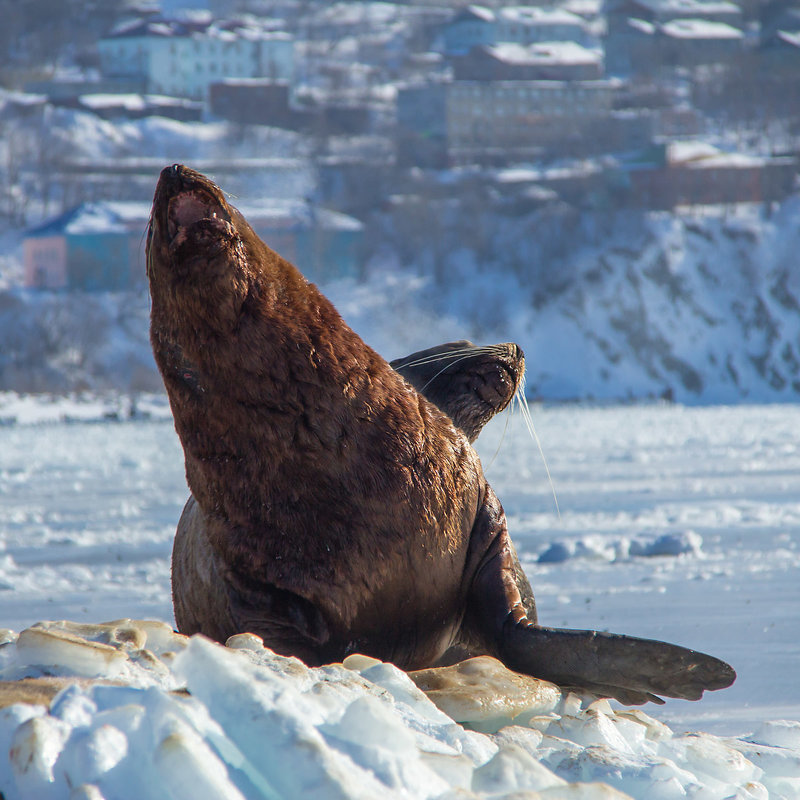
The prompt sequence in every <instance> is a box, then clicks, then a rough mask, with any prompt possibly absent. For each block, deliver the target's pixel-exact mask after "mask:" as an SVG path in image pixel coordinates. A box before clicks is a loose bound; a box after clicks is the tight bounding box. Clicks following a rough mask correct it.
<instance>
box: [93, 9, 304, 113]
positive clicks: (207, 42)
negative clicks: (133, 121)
mask: <svg viewBox="0 0 800 800" xmlns="http://www.w3.org/2000/svg"><path fill="white" fill-rule="evenodd" d="M97 47H98V52H99V55H100V68H101V71H102V73H103V75H105V76H107V77H114V78H130V79H139V80H142V81H143V82H144V87H143V90H144V91H146V92H148V93H150V94H165V95H173V96H177V97H188V98H191V99H193V100H207V99H208V87H209V85H210V84H212V83H216V82H217V81H220V80H223V79H225V78H271V79H273V80H284V81H291V80H292V78H293V73H294V41H293V39H292V37H291V36H290V35H289V34H288V33H275V32H271V31H262V30H259V29H258V28H251V27H235V28H232V29H226V28H223V27H218V26H215V25H192V24H191V23H184V22H173V21H164V22H137V23H134V24H132V25H128V26H124V27H120V28H118V29H117V30H115V31H113V32H112V33H111V34H110V35H109V36H107V37H106V38H104V39H101V40H100V41H99V42H98V45H97Z"/></svg>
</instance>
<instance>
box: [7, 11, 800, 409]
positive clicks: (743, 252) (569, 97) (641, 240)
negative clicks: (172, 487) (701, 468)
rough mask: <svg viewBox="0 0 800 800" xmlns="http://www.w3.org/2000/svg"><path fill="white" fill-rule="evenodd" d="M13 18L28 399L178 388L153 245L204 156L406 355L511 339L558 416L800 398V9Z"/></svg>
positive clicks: (12, 334) (18, 265) (310, 267)
mask: <svg viewBox="0 0 800 800" xmlns="http://www.w3.org/2000/svg"><path fill="white" fill-rule="evenodd" d="M187 4H190V5H191V7H186V6H187ZM0 14H2V20H3V26H2V29H0V52H1V53H2V58H0V391H13V392H20V393H29V392H30V393H69V392H90V393H102V392H116V393H120V394H125V395H130V396H134V397H135V396H136V395H137V394H139V393H142V392H152V391H160V387H161V383H160V378H159V376H158V374H157V371H156V369H155V366H154V364H153V361H152V357H151V354H150V347H149V343H148V339H147V327H148V313H149V301H148V296H147V287H146V281H145V274H144V243H145V237H146V228H147V220H148V215H149V211H150V201H151V199H152V194H153V189H154V187H155V182H156V179H157V176H158V173H159V171H160V170H161V169H162V167H163V166H165V165H166V164H169V163H172V162H182V163H186V164H189V165H190V166H192V167H194V168H196V169H199V170H201V171H203V172H205V173H206V174H208V175H210V176H212V177H213V178H214V179H215V180H216V181H217V183H218V184H219V185H220V186H221V187H222V188H223V189H224V190H225V191H226V192H227V193H228V194H229V195H230V196H231V198H232V202H233V203H234V204H235V205H237V206H238V207H239V208H240V209H241V210H242V211H243V212H244V213H245V215H246V216H247V217H248V219H249V220H250V222H251V224H253V226H254V228H255V229H256V230H257V231H258V232H259V234H260V235H261V236H262V238H264V240H265V241H266V242H267V243H268V244H269V245H270V246H271V247H273V249H275V250H278V251H279V252H280V253H282V254H283V255H284V256H286V257H287V258H289V259H290V260H291V261H293V262H294V263H296V264H297V266H298V267H300V269H301V270H302V271H303V272H304V274H305V275H306V276H307V277H308V278H309V279H310V280H313V281H315V282H317V283H319V284H320V285H321V286H322V288H323V290H324V291H325V292H326V293H327V294H328V295H329V296H330V297H331V299H332V300H333V301H334V302H335V303H336V305H337V306H338V308H339V310H340V311H341V312H342V314H343V315H344V317H345V319H347V320H348V321H349V322H350V323H351V324H352V325H353V326H354V327H355V328H356V330H358V331H359V333H361V334H362V336H364V338H365V339H366V340H367V341H368V342H369V343H370V344H372V345H373V346H374V347H376V349H378V350H379V351H380V352H381V353H382V354H383V355H384V356H386V357H387V358H394V357H397V356H400V355H403V354H404V353H407V352H410V351H412V350H414V349H419V348H421V347H427V346H430V345H433V344H435V343H438V342H441V341H445V340H448V339H457V338H461V337H468V338H471V339H473V340H475V341H478V342H489V341H509V340H513V341H517V342H519V343H520V344H521V345H522V347H523V349H524V350H525V352H526V355H527V365H528V384H527V385H528V393H529V396H530V397H531V398H536V399H544V400H551V401H552V400H576V399H577V400H590V399H591V400H610V401H611V400H613V401H617V400H629V399H634V400H644V399H653V398H660V399H664V400H675V401H679V402H682V403H691V404H696V403H701V404H710V403H721V402H722V403H731V402H741V401H747V402H764V401H790V402H793V401H795V400H796V399H797V398H798V396H800V266H798V263H797V254H798V252H800V194H798V155H799V154H800V1H799V0H741V1H740V2H734V0H605V2H604V0H564V1H563V2H560V3H541V4H529V5H524V6H518V5H502V4H499V3H491V4H486V5H481V6H478V5H466V4H464V3H461V2H438V3H429V2H413V1H411V2H406V3H402V2H396V3H388V2H379V3H369V2H342V3H328V2H313V1H312V0H283V1H281V0H277V1H276V2H267V1H266V0H205V2H204V0H194V2H192V0H175V2H173V1H172V0H164V1H163V2H160V3H159V2H145V1H142V2H134V1H131V2H125V1H124V0H118V1H117V2H105V1H104V0H26V2H25V3H19V2H12V1H11V0H0Z"/></svg>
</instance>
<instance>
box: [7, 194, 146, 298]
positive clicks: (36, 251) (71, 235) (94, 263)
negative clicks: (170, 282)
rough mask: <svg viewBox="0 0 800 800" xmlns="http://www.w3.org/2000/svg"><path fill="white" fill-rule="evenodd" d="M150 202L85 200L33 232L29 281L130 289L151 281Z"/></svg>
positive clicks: (28, 238)
mask: <svg viewBox="0 0 800 800" xmlns="http://www.w3.org/2000/svg"><path fill="white" fill-rule="evenodd" d="M149 216H150V206H149V205H145V204H143V203H109V202H103V203H81V204H80V205H78V206H75V207H74V208H72V209H70V210H69V211H66V212H65V213H63V214H61V215H60V216H58V217H55V218H53V219H51V220H48V221H47V222H45V223H44V224H42V225H39V226H38V227H36V228H32V229H31V230H29V231H27V233H26V235H25V238H24V241H23V252H24V261H25V285H26V286H28V287H32V288H40V289H80V290H84V291H124V290H127V289H132V288H135V287H136V286H140V285H143V284H144V282H145V270H144V245H145V238H146V232H147V221H148V219H149Z"/></svg>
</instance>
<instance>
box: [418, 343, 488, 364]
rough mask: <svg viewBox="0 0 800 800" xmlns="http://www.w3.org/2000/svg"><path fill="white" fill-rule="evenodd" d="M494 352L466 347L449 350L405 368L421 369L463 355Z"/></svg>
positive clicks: (486, 348)
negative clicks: (424, 365)
mask: <svg viewBox="0 0 800 800" xmlns="http://www.w3.org/2000/svg"><path fill="white" fill-rule="evenodd" d="M492 352H494V351H493V350H491V348H489V347H468V348H467V347H465V348H462V349H460V350H449V351H448V352H446V353H437V354H431V355H428V356H423V357H422V358H418V359H416V360H414V361H409V362H408V363H407V364H403V368H405V367H419V366H421V365H423V364H435V363H436V362H438V361H444V360H446V359H453V358H458V357H459V356H463V355H479V354H480V355H482V354H485V353H492ZM448 366H449V365H448Z"/></svg>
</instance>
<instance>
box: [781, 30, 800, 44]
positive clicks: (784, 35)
mask: <svg viewBox="0 0 800 800" xmlns="http://www.w3.org/2000/svg"><path fill="white" fill-rule="evenodd" d="M777 38H778V39H779V40H780V41H781V42H783V43H784V44H788V45H789V46H790V47H797V48H800V31H778V34H777Z"/></svg>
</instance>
